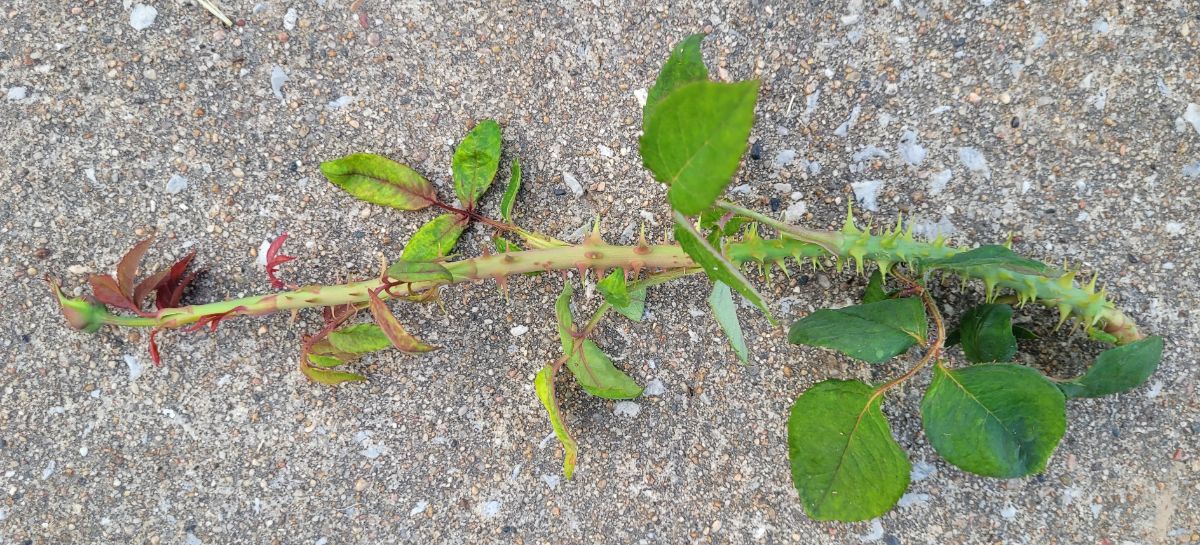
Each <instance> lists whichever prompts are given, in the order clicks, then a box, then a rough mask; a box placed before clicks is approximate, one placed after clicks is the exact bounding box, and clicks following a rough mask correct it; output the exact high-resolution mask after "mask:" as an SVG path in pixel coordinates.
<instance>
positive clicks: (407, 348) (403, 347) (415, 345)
mask: <svg viewBox="0 0 1200 545" xmlns="http://www.w3.org/2000/svg"><path fill="white" fill-rule="evenodd" d="M370 295H371V300H370V306H369V308H370V309H371V317H373V318H375V323H376V324H379V327H380V328H381V329H382V330H383V333H384V335H387V338H388V340H389V341H391V343H392V346H395V347H396V348H398V349H400V351H401V352H409V353H418V352H430V351H432V350H434V349H435V348H434V347H433V346H431V345H428V344H425V343H424V342H422V341H421V340H420V339H418V338H416V337H414V336H412V335H411V334H410V333H409V332H408V330H406V329H404V326H403V325H401V324H400V321H399V320H397V319H396V316H395V315H393V314H392V311H391V310H388V307H387V304H386V303H384V302H383V300H382V299H380V298H379V296H378V295H375V292H371V294H370Z"/></svg>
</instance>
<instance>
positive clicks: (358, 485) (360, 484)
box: [354, 479, 367, 492]
mask: <svg viewBox="0 0 1200 545" xmlns="http://www.w3.org/2000/svg"><path fill="white" fill-rule="evenodd" d="M366 489H367V480H366V479H359V480H358V481H355V483H354V491H355V492H362V491H363V490H366Z"/></svg>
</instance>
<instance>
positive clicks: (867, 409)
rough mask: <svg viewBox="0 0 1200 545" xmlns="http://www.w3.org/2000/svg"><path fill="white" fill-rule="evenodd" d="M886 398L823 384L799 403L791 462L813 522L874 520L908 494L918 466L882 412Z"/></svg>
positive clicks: (839, 383) (791, 425) (849, 385)
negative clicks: (901, 446) (911, 462)
mask: <svg viewBox="0 0 1200 545" xmlns="http://www.w3.org/2000/svg"><path fill="white" fill-rule="evenodd" d="M882 399H883V396H881V395H875V391H874V390H872V389H871V387H870V386H867V385H866V384H863V383H862V382H859V381H849V380H827V381H824V382H819V383H817V384H816V385H814V386H813V387H812V388H809V389H808V390H807V391H805V392H804V393H803V394H801V395H800V397H798V398H796V403H795V404H794V405H792V413H791V417H790V418H788V457H789V458H790V459H791V466H792V482H793V484H795V485H796V490H797V491H798V492H800V500H801V502H803V504H804V510H805V511H806V512H807V513H808V515H809V516H810V517H812V518H814V519H817V520H840V521H846V522H850V521H858V520H867V519H872V518H875V517H878V516H879V515H882V514H884V513H886V512H887V511H888V510H889V509H891V508H892V506H893V505H895V504H896V502H897V501H899V499H900V496H902V495H904V491H905V489H907V488H908V479H909V473H910V472H911V471H912V465H911V464H910V463H909V461H908V457H907V456H906V455H905V454H904V451H903V450H902V449H901V448H900V445H899V444H898V443H896V440H895V439H894V438H892V430H891V428H889V427H888V423H887V420H885V419H884V417H883V412H882V411H880V410H879V405H880V403H881V401H882Z"/></svg>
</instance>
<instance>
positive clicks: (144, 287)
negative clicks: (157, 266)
mask: <svg viewBox="0 0 1200 545" xmlns="http://www.w3.org/2000/svg"><path fill="white" fill-rule="evenodd" d="M170 272H171V269H169V268H168V269H162V270H160V271H158V272H156V273H154V274H152V275H150V276H147V277H146V278H143V279H142V281H141V282H138V283H137V287H136V288H134V289H133V302H134V304H135V305H137V307H138V308H142V301H144V300H145V299H146V296H147V295H150V292H152V291H155V290H157V289H158V286H159V284H162V283H163V282H165V281H166V280H167V276H168V275H169V274H170Z"/></svg>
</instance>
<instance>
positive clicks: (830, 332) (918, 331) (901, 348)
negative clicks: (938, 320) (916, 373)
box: [788, 297, 929, 363]
mask: <svg viewBox="0 0 1200 545" xmlns="http://www.w3.org/2000/svg"><path fill="white" fill-rule="evenodd" d="M928 327H929V326H928V324H927V323H926V320H925V305H924V304H923V303H922V302H921V298H919V297H905V298H903V299H888V300H885V301H877V302H874V303H867V304H865V305H855V306H850V307H845V308H839V309H821V310H818V311H816V312H814V313H812V314H809V315H808V316H805V317H804V318H801V319H800V320H798V321H796V322H795V323H793V324H792V327H791V330H789V331H788V342H791V343H792V344H806V345H809V346H822V347H825V348H832V349H834V350H837V351H838V352H841V353H843V354H845V355H847V356H850V357H852V358H857V359H860V360H863V361H865V362H868V363H883V362H885V361H887V360H889V359H891V358H893V357H896V356H898V355H900V354H903V353H904V352H905V351H907V350H908V349H909V348H911V347H912V346H913V345H914V344H917V343H918V342H923V341H924V340H925V335H926V333H927V332H928Z"/></svg>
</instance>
